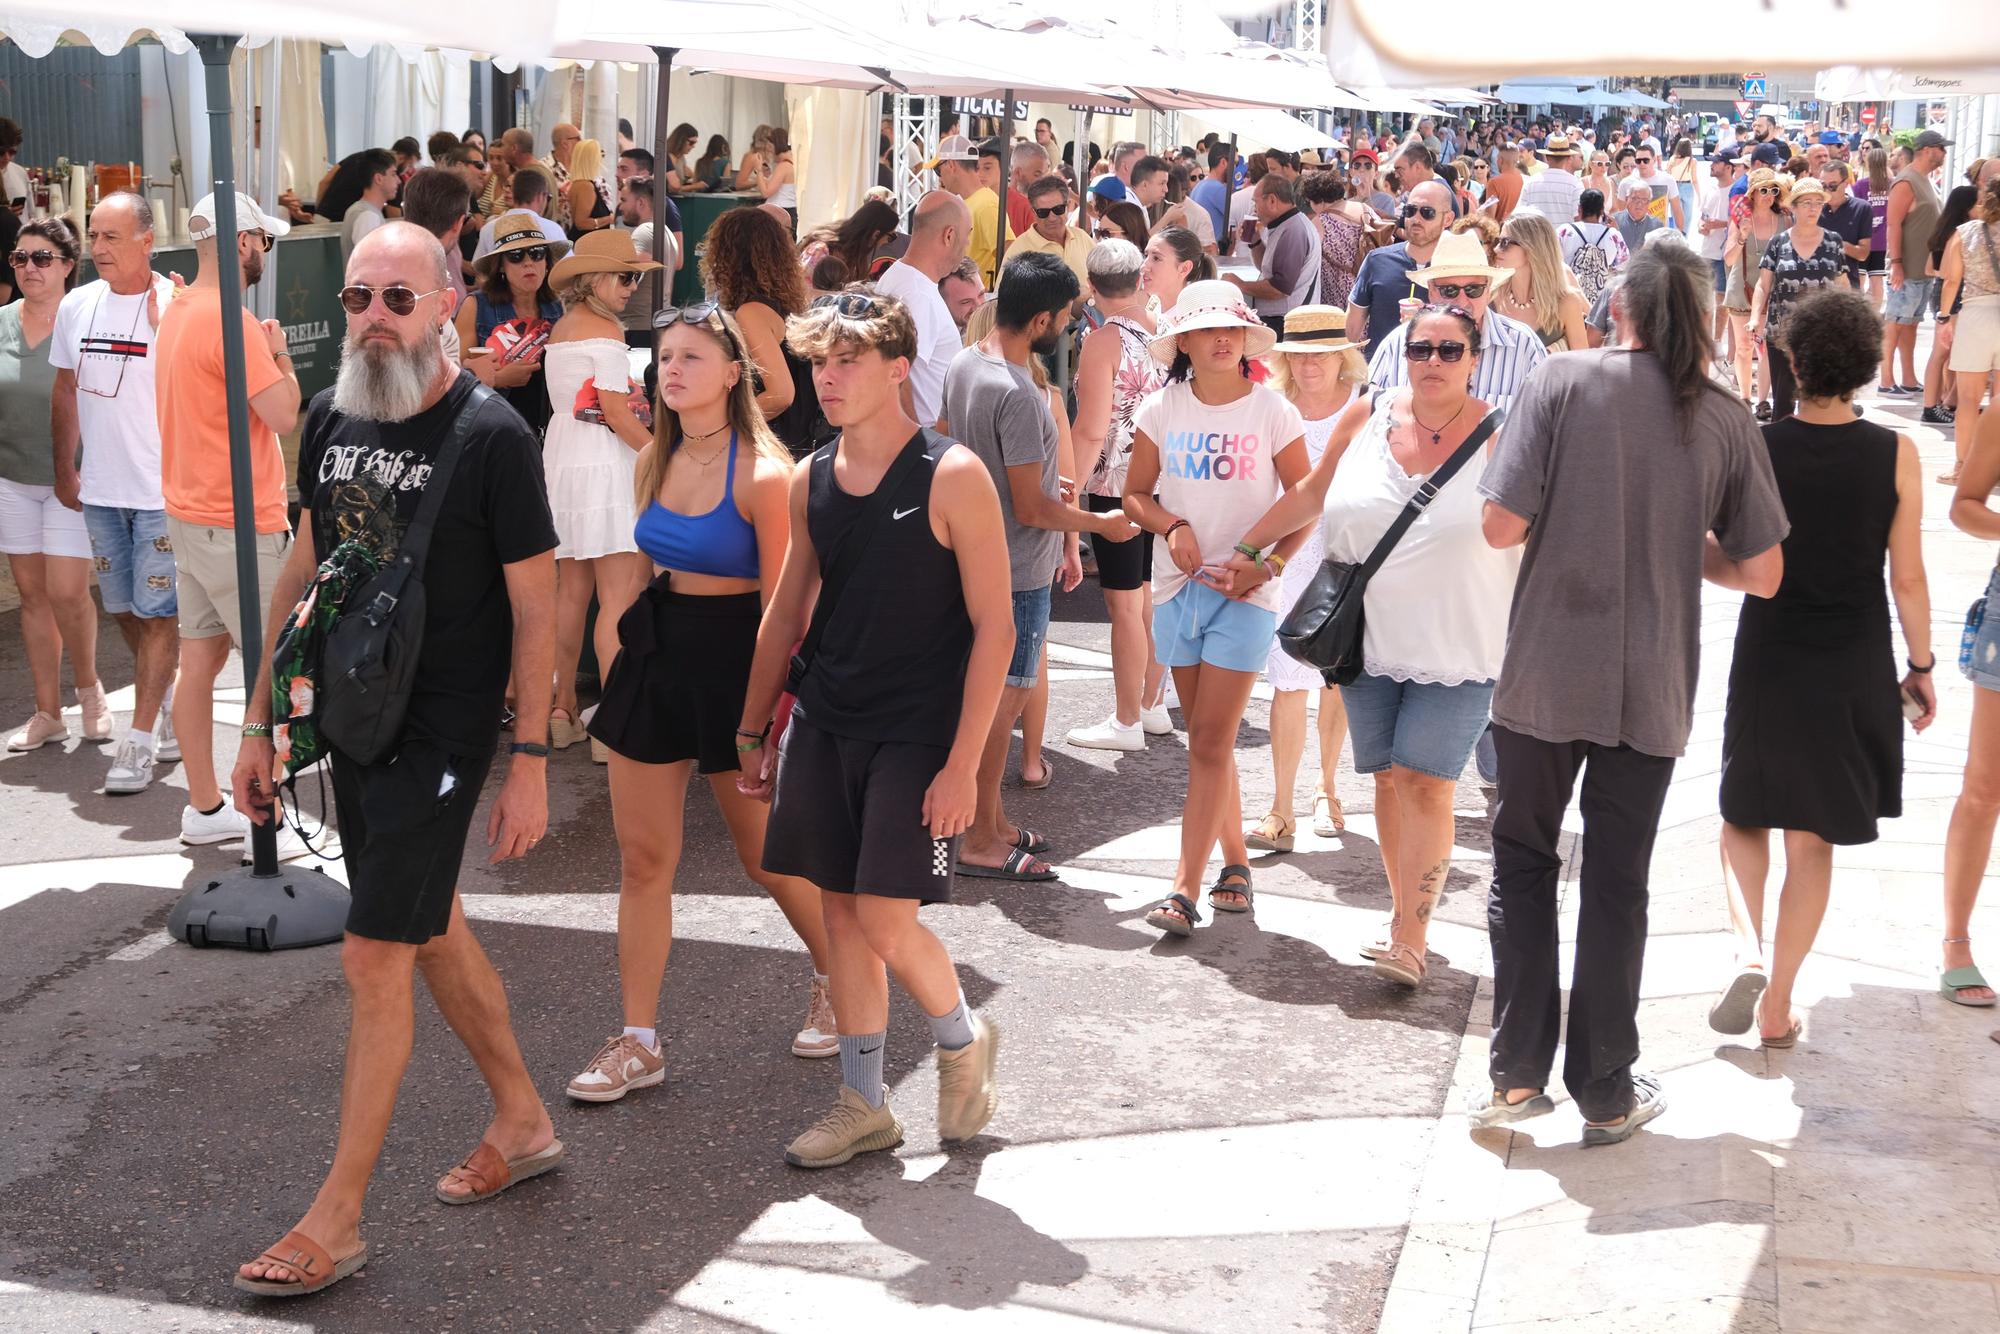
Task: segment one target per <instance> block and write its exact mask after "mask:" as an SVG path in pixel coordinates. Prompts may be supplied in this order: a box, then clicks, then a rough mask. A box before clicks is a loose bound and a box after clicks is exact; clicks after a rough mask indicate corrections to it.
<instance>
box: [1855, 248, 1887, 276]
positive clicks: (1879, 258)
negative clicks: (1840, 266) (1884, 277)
mask: <svg viewBox="0 0 2000 1334" xmlns="http://www.w3.org/2000/svg"><path fill="white" fill-rule="evenodd" d="M1861 271H1862V272H1863V273H1887V272H1888V271H1889V252H1888V251H1886V250H1871V251H1869V252H1868V258H1867V259H1865V260H1863V261H1861Z"/></svg>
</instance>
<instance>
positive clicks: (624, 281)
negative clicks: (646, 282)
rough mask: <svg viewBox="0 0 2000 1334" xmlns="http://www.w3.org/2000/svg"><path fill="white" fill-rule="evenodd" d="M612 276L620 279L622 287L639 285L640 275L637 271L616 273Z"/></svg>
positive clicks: (619, 282)
mask: <svg viewBox="0 0 2000 1334" xmlns="http://www.w3.org/2000/svg"><path fill="white" fill-rule="evenodd" d="M611 276H612V277H614V278H616V279H617V280H618V285H619V286H620V287H637V286H638V285H639V275H638V274H636V273H614V274H613V275H611Z"/></svg>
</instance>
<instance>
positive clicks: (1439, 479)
mask: <svg viewBox="0 0 2000 1334" xmlns="http://www.w3.org/2000/svg"><path fill="white" fill-rule="evenodd" d="M1505 415H1506V414H1505V413H1504V412H1503V411H1502V410H1501V409H1499V408H1495V409H1493V411H1491V412H1489V413H1487V414H1486V417H1485V419H1484V420H1482V421H1481V422H1480V423H1479V425H1477V426H1475V427H1473V428H1472V434H1471V435H1468V436H1467V437H1465V443H1464V444H1462V445H1460V446H1459V447H1458V448H1457V449H1455V450H1453V451H1452V455H1451V457H1450V458H1448V459H1446V460H1445V461H1444V464H1443V466H1441V467H1440V468H1439V469H1438V470H1437V471H1436V472H1434V473H1432V474H1431V475H1430V476H1429V477H1426V478H1425V479H1424V480H1423V482H1422V483H1420V484H1419V485H1418V487H1417V490H1416V494H1415V495H1413V496H1411V497H1410V503H1409V504H1407V505H1405V506H1403V512H1402V513H1401V514H1398V515H1397V516H1396V521H1395V522H1394V523H1392V524H1390V525H1389V531H1388V532H1386V533H1384V534H1382V540H1381V541H1379V542H1377V543H1376V544H1375V549H1374V550H1373V551H1371V552H1369V553H1368V559H1367V560H1365V561H1363V562H1362V563H1361V564H1359V565H1354V564H1351V563H1349V562H1347V561H1338V560H1335V559H1334V558H1333V557H1331V556H1328V557H1327V558H1326V559H1325V560H1324V561H1322V562H1320V567H1319V568H1318V569H1317V570H1315V571H1313V577H1312V582H1311V583H1309V584H1307V585H1306V591H1305V592H1303V593H1301V594H1300V595H1299V600H1298V602H1297V603H1295V604H1294V605H1293V607H1292V610H1291V612H1290V613H1289V614H1288V615H1287V616H1286V617H1285V620H1284V623H1283V624H1282V625H1280V626H1279V627H1278V645H1279V647H1281V648H1283V649H1284V650H1285V652H1287V653H1289V654H1290V655H1291V656H1292V657H1294V658H1297V659H1298V660H1299V661H1300V662H1302V663H1304V664H1305V665H1306V666H1308V667H1317V668H1318V669H1319V672H1320V675H1321V676H1323V677H1325V678H1326V683H1327V684H1328V685H1330V686H1344V685H1347V684H1349V683H1350V682H1352V681H1353V680H1354V678H1355V677H1357V676H1359V675H1361V639H1362V634H1361V631H1362V619H1361V604H1362V599H1363V595H1364V594H1365V593H1366V592H1367V591H1368V581H1369V580H1370V579H1371V578H1373V577H1374V574H1375V571H1377V570H1379V569H1381V568H1382V562H1383V561H1385V560H1387V559H1389V553H1390V552H1391V551H1393V550H1395V547H1396V543H1398V542H1400V541H1402V540H1403V534H1404V533H1406V532H1408V531H1409V530H1410V525H1411V524H1413V523H1415V522H1416V521H1417V519H1418V518H1419V517H1420V516H1421V515H1422V514H1423V512H1424V511H1425V510H1426V509H1428V508H1430V503H1431V502H1432V501H1433V500H1436V499H1437V497H1438V493H1439V492H1440V491H1442V490H1444V488H1445V486H1446V485H1447V484H1448V483H1449V482H1450V481H1451V479H1452V478H1453V477H1454V476H1456V475H1457V473H1458V470H1459V469H1460V468H1462V467H1464V466H1465V463H1466V460H1468V459H1470V458H1471V457H1472V456H1473V455H1474V454H1475V453H1477V452H1478V451H1479V449H1480V447H1481V446H1482V445H1484V444H1485V443H1486V441H1487V440H1488V439H1489V438H1490V437H1491V436H1492V434H1493V432H1495V431H1496V430H1498V429H1499V428H1500V421H1501V419H1502V418H1503V417H1504V416H1505Z"/></svg>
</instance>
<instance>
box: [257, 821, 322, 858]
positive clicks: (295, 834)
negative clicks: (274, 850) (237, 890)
mask: <svg viewBox="0 0 2000 1334" xmlns="http://www.w3.org/2000/svg"><path fill="white" fill-rule="evenodd" d="M243 823H244V825H245V828H244V829H243V831H242V832H241V833H240V834H238V835H237V837H239V838H241V839H242V840H243V855H242V857H241V858H240V859H239V862H238V864H239V865H243V866H248V865H250V864H251V861H252V858H251V856H250V830H249V828H248V826H249V823H250V822H249V821H248V820H245V821H244V822H243ZM331 838H332V835H331V834H327V835H324V836H323V838H322V841H321V843H320V852H323V853H325V854H326V855H327V856H328V857H329V858H331V857H337V856H339V855H340V850H339V849H338V848H336V847H334V846H332V845H331V843H330V840H331ZM317 855H318V854H316V853H314V852H313V850H312V849H311V848H309V847H307V846H306V841H305V840H304V839H303V838H300V837H299V831H298V830H296V829H294V828H293V827H292V822H291V821H290V820H287V821H285V823H283V824H281V825H279V826H278V860H279V861H280V862H281V863H282V862H296V861H302V860H304V859H305V858H307V857H312V856H317Z"/></svg>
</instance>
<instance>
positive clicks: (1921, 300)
mask: <svg viewBox="0 0 2000 1334" xmlns="http://www.w3.org/2000/svg"><path fill="white" fill-rule="evenodd" d="M1936 285H1937V284H1936V283H1935V282H1934V281H1932V280H1931V279H1929V278H1908V279H1905V280H1904V282H1903V285H1902V286H1901V287H1897V286H1895V285H1894V284H1891V285H1890V287H1889V292H1888V295H1887V296H1885V297H1884V298H1883V300H1882V318H1883V319H1885V320H1887V321H1888V322H1889V323H1890V324H1916V323H1918V322H1920V321H1921V320H1922V319H1923V318H1924V307H1925V305H1927V304H1928V303H1929V301H1930V297H1931V288H1933V287H1935V286H1936Z"/></svg>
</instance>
